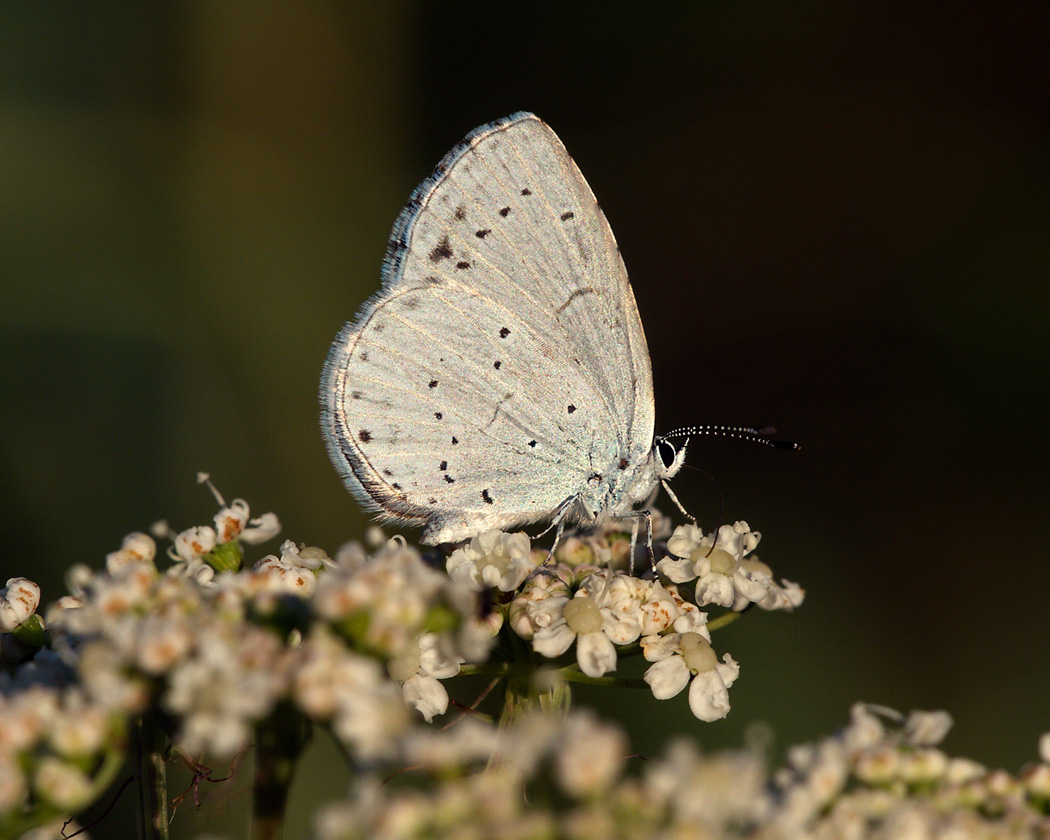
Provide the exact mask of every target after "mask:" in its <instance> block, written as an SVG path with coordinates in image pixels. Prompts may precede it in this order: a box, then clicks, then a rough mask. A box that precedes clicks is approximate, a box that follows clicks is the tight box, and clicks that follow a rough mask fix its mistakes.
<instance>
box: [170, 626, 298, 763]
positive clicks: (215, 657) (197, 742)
mask: <svg viewBox="0 0 1050 840" xmlns="http://www.w3.org/2000/svg"><path fill="white" fill-rule="evenodd" d="M224 629H226V628H223V627H222V626H221V625H219V624H218V623H217V622H216V623H215V624H213V625H212V626H209V627H208V628H207V630H206V632H202V633H201V635H200V637H199V638H198V645H197V649H196V650H195V651H194V655H193V656H192V657H191V658H189V659H186V660H184V661H182V662H181V663H179V664H178V665H177V666H176V668H175V669H174V670H173V671H172V673H171V676H170V681H169V687H168V691H167V693H166V694H165V695H164V697H163V698H162V703H163V705H164V706H165V708H166V709H168V711H170V712H173V713H174V714H176V715H178V716H179V718H180V719H181V727H180V732H179V736H178V739H177V740H178V743H179V745H180V747H181V748H182V749H184V750H185V751H187V752H189V753H191V754H199V753H201V752H204V751H210V752H214V753H216V754H217V755H222V756H229V755H232V754H234V753H235V752H237V751H238V750H241V749H243V748H244V747H246V746H247V745H248V743H249V741H250V739H251V736H252V733H253V732H254V727H255V724H256V723H258V722H259V721H260V720H261V719H262V718H263V717H265V716H266V715H267V714H269V712H270V711H271V710H272V709H273V706H274V704H275V703H276V702H277V700H278V699H279V697H280V696H281V694H282V693H283V691H284V689H285V686H286V679H285V669H284V667H283V666H282V663H281V659H280V643H279V642H278V641H277V639H276V638H275V637H274V636H273V634H271V633H269V632H267V631H266V630H263V629H262V628H255V627H252V626H251V625H248V626H242V627H241V628H238V629H237V630H233V629H230V631H229V632H228V633H223V630H224Z"/></svg>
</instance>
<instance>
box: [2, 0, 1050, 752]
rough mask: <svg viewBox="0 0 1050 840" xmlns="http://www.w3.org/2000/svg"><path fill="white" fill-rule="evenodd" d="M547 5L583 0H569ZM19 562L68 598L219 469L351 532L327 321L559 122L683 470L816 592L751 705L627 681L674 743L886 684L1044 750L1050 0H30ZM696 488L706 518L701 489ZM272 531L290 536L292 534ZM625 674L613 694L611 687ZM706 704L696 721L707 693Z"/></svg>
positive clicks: (18, 114) (8, 328)
mask: <svg viewBox="0 0 1050 840" xmlns="http://www.w3.org/2000/svg"><path fill="white" fill-rule="evenodd" d="M546 9H549V10H546ZM2 17H3V20H2V25H0V326H2V333H0V353H2V357H0V365H2V368H0V370H2V376H3V383H4V388H3V393H4V396H5V404H4V406H3V409H2V411H0V489H2V494H3V498H2V500H0V525H2V544H3V549H2V553H0V564H2V566H0V568H2V571H3V574H4V577H6V576H8V575H13V574H27V575H29V576H31V577H33V578H35V579H38V580H40V581H41V582H42V583H43V584H44V585H45V597H46V599H47V600H49V601H50V600H53V599H54V598H56V597H58V595H60V594H61V593H62V591H63V590H62V584H61V571H62V570H63V569H64V568H65V567H67V566H68V565H69V564H71V563H73V562H75V561H84V562H88V563H91V564H93V565H98V564H100V563H102V561H103V557H104V555H105V554H106V552H108V551H111V550H113V549H115V548H117V547H118V546H119V544H120V540H121V537H122V536H123V535H124V534H125V533H127V532H129V531H132V530H139V529H144V528H146V527H147V526H148V525H149V524H150V523H151V522H153V521H154V520H156V519H159V518H162V517H163V518H167V519H168V520H170V522H171V523H172V525H173V526H174V527H176V528H177V529H181V528H184V527H187V526H189V525H191V524H201V523H205V522H207V521H208V520H209V519H210V517H211V515H212V514H213V512H214V504H213V502H212V500H211V498H210V496H209V495H208V494H207V492H206V491H205V490H203V489H202V488H199V487H197V486H196V485H195V484H194V473H195V472H196V471H197V470H208V471H210V472H211V473H212V475H213V478H214V480H215V481H216V483H217V484H218V486H219V488H220V489H221V490H222V491H223V492H224V493H225V494H226V496H227V498H228V499H229V498H232V497H235V496H241V497H244V498H246V499H247V500H248V501H249V502H250V504H251V506H252V509H253V511H254V512H256V513H261V512H263V511H267V510H273V511H275V512H277V513H278V515H279V516H280V518H281V520H282V522H283V524H284V526H285V528H284V534H285V536H287V537H290V538H293V539H295V540H297V541H302V542H307V543H311V544H319V545H322V546H325V547H326V548H328V549H329V550H332V551H334V550H335V548H336V547H337V546H338V545H339V544H340V543H341V542H342V541H344V540H346V539H348V538H351V537H355V536H359V535H360V534H361V533H362V530H363V528H364V525H365V519H364V518H363V517H362V516H361V514H360V513H359V511H358V509H357V507H356V505H355V503H354V502H353V501H352V499H351V498H350V496H349V495H348V494H347V493H346V492H345V491H344V490H343V488H342V486H341V484H340V483H339V481H338V479H337V477H336V474H335V471H334V470H333V469H332V467H331V466H330V464H329V462H328V460H327V457H326V455H325V452H324V447H323V444H322V441H321V437H320V434H319V431H318V427H317V396H316V389H317V381H318V377H319V375H320V370H321V364H322V362H323V360H324V357H325V353H326V352H327V348H328V345H329V342H330V341H331V340H332V338H333V337H334V336H335V334H336V332H337V331H338V329H339V327H340V325H341V324H342V323H343V321H345V320H347V319H349V318H351V317H352V316H353V315H354V313H355V311H356V310H357V308H358V306H359V305H360V304H361V303H362V302H363V301H364V299H365V298H366V297H367V296H368V295H369V294H371V293H372V292H373V291H374V290H375V289H376V288H377V287H378V285H379V268H380V261H381V258H382V255H383V250H384V246H385V243H386V237H387V234H388V231H389V229H390V226H391V224H392V223H393V221H394V218H395V216H396V215H397V212H398V210H399V209H400V207H401V205H402V204H403V202H404V201H405V199H406V198H407V197H408V195H409V193H410V191H411V190H412V188H413V187H414V186H415V185H416V184H417V183H418V182H419V181H421V180H422V179H423V178H424V177H425V176H426V175H427V174H429V172H430V171H431V169H432V168H433V166H434V165H435V164H436V163H437V161H438V160H439V159H440V157H441V156H442V155H443V154H444V153H445V152H446V151H447V150H448V149H449V148H450V147H451V146H452V145H453V144H454V143H455V142H456V141H458V140H459V139H460V138H461V137H462V135H463V134H465V133H466V132H467V131H469V130H470V129H472V128H474V127H475V126H476V125H479V124H481V123H484V122H487V121H489V120H492V119H495V118H497V117H500V116H503V115H506V114H508V113H510V112H512V111H515V110H518V109H528V110H532V111H535V112H536V113H537V114H539V115H540V116H541V117H542V118H543V119H544V120H546V121H547V122H548V123H549V124H550V125H551V126H552V127H553V128H554V129H555V131H557V132H558V133H559V135H560V136H561V138H562V140H563V141H564V142H565V144H566V146H567V147H568V149H569V151H570V153H572V154H573V156H574V157H575V159H576V161H577V163H578V164H579V165H580V168H581V169H582V170H583V172H584V174H585V175H586V176H587V178H588V180H589V181H590V183H591V186H592V187H593V189H594V192H595V193H596V195H597V196H598V198H599V200H600V201H601V203H602V206H603V207H604V209H605V211H606V214H607V215H608V217H609V220H610V222H611V224H612V227H613V229H614V231H615V232H616V235H617V237H618V240H619V242H620V245H621V248H622V251H623V254H624V257H625V260H626V262H627V266H628V269H629V271H630V273H631V277H632V281H633V284H634V288H635V294H636V297H637V300H638V304H639V307H640V309H641V313H642V320H643V322H644V324H645V327H646V333H647V336H648V340H649V346H650V350H651V354H652V360H653V367H654V376H655V384H656V401H657V418H658V420H657V423H658V428H662V429H668V428H671V427H674V426H678V425H683V424H689V423H709V422H715V423H746V424H764V423H773V424H776V425H777V426H778V427H779V429H780V431H781V433H782V435H784V436H785V437H788V438H791V439H793V440H797V441H800V442H801V443H802V444H803V447H804V448H803V451H802V453H801V454H799V455H791V454H787V453H781V452H772V451H768V450H766V449H765V448H762V447H756V446H748V445H745V444H741V443H737V442H734V441H728V440H722V441H720V440H705V441H698V442H696V443H694V445H693V447H692V450H691V456H692V457H691V461H692V463H694V464H696V465H697V466H699V467H700V468H702V469H703V470H705V471H706V472H708V473H710V475H711V476H712V477H713V479H714V481H712V479H711V478H708V477H705V476H703V475H701V474H699V473H695V472H688V471H687V472H685V473H683V474H682V475H681V476H680V477H679V478H678V479H677V480H676V482H675V490H676V492H677V493H678V494H679V495H680V497H681V498H682V499H683V501H684V502H685V504H686V505H687V507H688V508H689V509H690V510H692V511H693V512H695V513H696V514H697V515H698V516H699V518H700V520H701V522H702V523H703V524H704V525H705V526H706V527H708V528H710V527H713V526H714V524H715V522H716V520H717V519H718V516H719V498H718V492H719V490H720V491H721V493H722V494H723V495H724V497H725V517H726V519H728V520H729V521H732V520H734V519H739V518H744V519H747V520H748V521H749V522H750V523H751V525H752V526H753V527H756V528H759V529H760V530H762V531H763V533H764V534H765V538H764V540H763V543H762V547H761V550H760V552H759V553H760V554H761V556H762V558H763V559H764V560H765V561H767V562H768V563H769V564H770V565H771V566H772V567H773V569H774V571H775V572H776V573H777V574H778V575H783V576H786V577H789V578H791V579H792V580H797V581H800V582H801V583H802V585H803V586H804V587H805V588H806V590H807V593H808V595H807V600H806V603H805V605H804V607H803V608H802V609H801V610H800V611H799V612H798V613H796V614H795V615H791V616H787V615H765V614H758V613H749V614H748V615H747V616H746V618H745V620H743V621H741V622H738V623H737V624H736V625H734V626H733V627H732V628H730V629H727V630H726V631H725V632H724V633H722V634H720V635H719V636H718V637H716V641H715V645H716V648H717V649H718V650H719V652H721V651H726V650H728V651H729V652H731V653H732V654H733V655H734V656H735V657H736V658H737V659H738V660H739V661H740V662H741V665H742V674H741V678H740V681H739V682H738V684H737V686H736V687H735V688H734V689H733V691H732V697H731V699H732V702H733V706H734V708H733V711H732V713H731V714H730V716H729V718H728V720H726V721H723V722H721V723H719V724H716V725H700V724H697V723H696V722H695V721H693V720H692V719H691V718H690V717H689V714H688V710H687V708H686V702H685V698H684V696H683V697H681V698H679V699H678V700H675V701H670V702H669V703H665V704H660V705H659V707H658V708H657V707H656V706H654V704H653V702H652V701H651V700H648V699H643V700H641V701H640V702H636V700H638V698H636V697H635V696H634V695H632V694H631V693H630V692H627V691H624V692H623V694H622V696H619V697H618V699H617V700H616V701H615V702H618V703H625V704H630V706H629V707H628V708H629V710H630V711H629V712H628V714H627V715H626V716H628V717H631V718H633V719H634V721H635V732H634V741H635V743H634V747H635V748H636V749H638V750H639V751H640V752H645V753H656V752H657V751H658V747H659V744H660V743H661V742H662V741H663V739H664V738H665V737H666V735H667V733H668V731H670V730H671V729H677V730H679V731H681V730H685V731H690V732H694V733H695V734H696V735H697V736H698V737H699V738H700V739H701V740H702V742H703V743H704V744H705V746H708V747H714V746H717V745H719V744H733V743H738V742H739V741H740V739H741V738H742V737H743V735H742V733H743V731H744V729H745V727H746V726H747V725H748V724H749V723H750V722H752V721H755V720H763V721H767V722H769V723H770V724H771V725H772V727H773V731H774V732H775V734H776V739H777V745H778V747H780V748H782V747H783V746H784V745H786V744H789V743H792V742H796V741H800V740H803V739H809V738H813V737H816V736H818V735H820V734H822V733H827V732H830V731H832V730H833V729H835V728H836V727H837V726H839V725H841V724H842V723H843V722H844V721H845V720H846V717H847V709H848V706H849V704H850V703H851V702H853V701H855V700H861V699H863V700H868V701H873V702H880V703H884V704H887V705H890V706H893V707H897V708H900V709H904V710H906V709H911V708H944V709H947V710H949V711H950V712H951V713H952V715H953V716H954V717H955V719H956V729H955V730H954V731H953V733H952V734H951V735H950V736H949V740H948V742H947V746H948V748H949V749H950V750H951V751H953V752H957V753H963V754H967V755H969V756H971V757H972V758H975V759H978V760H980V761H983V762H985V763H988V764H990V765H992V766H1004V767H1006V768H1009V769H1017V768H1018V767H1019V766H1020V765H1021V764H1022V763H1024V762H1025V761H1028V760H1031V759H1033V758H1034V756H1035V744H1036V738H1037V736H1038V735H1039V733H1041V732H1042V731H1044V730H1047V729H1050V715H1048V705H1050V704H1048V703H1047V699H1048V696H1050V664H1048V662H1047V657H1046V642H1047V638H1048V631H1047V627H1048V622H1047V611H1046V603H1047V593H1048V592H1050V571H1048V567H1047V562H1046V557H1047V552H1046V547H1045V539H1044V537H1045V531H1046V525H1047V512H1048V501H1050V498H1048V497H1050V493H1048V490H1047V471H1048V467H1050V457H1048V456H1050V452H1048V449H1050V447H1048V444H1047V430H1046V421H1047V416H1048V415H1047V410H1046V406H1047V397H1048V396H1050V394H1048V391H1050V385H1048V367H1047V362H1048V349H1050V339H1048V336H1047V332H1048V327H1050V317H1048V316H1050V285H1048V283H1047V277H1048V270H1050V200H1048V199H1050V189H1048V186H1050V184H1048V181H1050V165H1048V164H1050V142H1048V141H1050V136H1048V135H1050V101H1048V100H1050V89H1048V88H1050V73H1047V72H1046V61H1047V55H1048V54H1050V52H1048V51H1050V35H1048V33H1050V10H1048V7H1047V6H1046V5H1045V4H1035V3H1033V4H1031V5H1021V4H1004V5H993V4H984V5H980V6H969V5H965V4H963V5H944V6H940V5H937V6H924V7H923V8H916V7H915V6H912V5H910V4H903V3H900V4H840V3H827V2H810V3H802V4H792V5H791V6H790V7H788V6H780V5H776V6H760V5H751V4H717V5H708V4H692V3H669V4H661V5H658V6H650V5H646V6H645V7H644V8H643V7H642V5H641V4H634V5H628V4H605V3H597V2H586V3H578V4H571V5H570V4H566V5H565V6H564V7H563V6H560V5H553V4H552V5H551V6H549V7H547V6H533V5H530V6H529V7H528V8H527V9H526V8H525V7H523V6H521V5H519V4H484V3H459V2H450V3H434V4H425V3H392V4H368V5H367V6H366V5H365V4H339V3H326V2H307V3H301V4H291V3H288V4H278V3H262V4H254V3H253V4H249V3H242V4H209V3H175V4H145V5H143V4H138V3H131V2H115V3H110V4H108V5H105V6H98V5H93V4H92V5H76V4H52V3H33V4H17V5H11V6H7V7H6V8H5V10H4V12H3V13H2ZM665 508H670V506H669V505H666V504H665ZM275 547H276V544H274V546H273V547H271V549H270V550H272V548H275ZM603 694H605V695H608V694H609V692H603ZM671 710H673V712H674V714H673V715H672V714H669V712H670V711H671Z"/></svg>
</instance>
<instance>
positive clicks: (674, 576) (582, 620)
mask: <svg viewBox="0 0 1050 840" xmlns="http://www.w3.org/2000/svg"><path fill="white" fill-rule="evenodd" d="M665 523H666V520H664V519H663V518H662V517H657V519H656V530H655V533H656V535H657V536H662V535H663V534H662V533H661V530H662V529H664V528H665V527H666V524H665ZM759 539H760V535H759V534H758V533H757V532H755V531H751V530H750V528H749V527H748V525H747V523H746V522H737V523H736V524H734V525H725V526H722V527H721V528H720V529H719V531H718V533H717V535H716V534H710V535H707V536H705V535H704V534H703V533H702V532H701V531H700V529H699V528H697V527H696V526H695V525H687V526H682V527H679V528H677V529H675V531H674V532H673V534H671V535H670V539H668V540H667V551H668V552H670V553H669V554H668V555H667V556H666V557H664V558H663V559H661V560H660V561H659V563H657V569H658V571H659V572H660V573H661V574H662V575H664V576H665V577H666V578H667V579H668V581H670V582H669V583H664V582H663V581H662V580H661V579H656V580H647V579H644V578H639V577H634V576H633V575H629V574H625V573H622V572H614V571H613V570H612V569H611V568H609V567H608V565H606V564H607V563H609V562H610V561H612V560H613V558H614V557H616V558H617V559H618V561H619V562H621V563H624V562H625V561H626V559H627V554H628V553H629V545H630V542H629V535H628V534H625V533H622V532H620V531H617V530H614V529H612V528H609V529H606V530H605V531H602V532H598V533H597V534H594V535H590V536H586V537H580V536H570V537H568V538H567V539H565V540H564V541H563V542H562V543H561V544H560V545H559V546H558V550H557V552H556V554H555V561H554V562H550V563H547V564H546V565H543V564H544V561H545V560H546V559H547V555H546V552H543V551H540V550H530V545H529V539H528V537H527V536H526V535H525V534H521V533H519V534H503V533H501V532H499V531H489V532H487V533H484V534H481V535H480V536H478V537H475V538H474V539H473V540H471V542H470V544H469V545H467V546H464V547H463V548H460V549H458V550H457V551H455V552H454V553H453V554H452V555H451V556H450V557H449V559H448V571H449V574H450V576H452V577H453V579H456V580H462V581H464V582H465V583H466V584H468V585H470V586H473V587H475V588H479V589H480V588H483V587H491V588H492V589H493V590H495V592H496V593H497V594H499V593H506V595H505V599H509V603H508V604H507V606H506V616H507V623H508V624H509V627H510V628H511V630H512V631H513V632H514V633H515V634H516V635H518V636H519V637H521V638H522V639H524V640H525V641H527V642H529V643H530V644H531V646H532V649H533V650H534V651H535V652H536V653H539V654H541V655H542V656H544V657H547V658H548V659H552V660H555V661H556V662H558V661H561V660H562V659H563V658H564V656H565V655H566V654H568V652H569V650H570V648H572V647H573V646H574V645H575V656H574V659H575V663H576V667H578V669H579V671H580V672H581V673H582V674H584V675H585V676H586V677H589V678H592V679H597V678H599V677H602V676H603V675H605V674H608V673H611V672H613V671H615V670H616V664H617V657H618V655H620V652H622V651H624V650H626V651H627V652H636V651H637V650H638V648H639V647H640V649H641V651H642V653H643V655H644V656H645V658H646V660H648V661H649V662H652V663H653V664H652V665H651V666H650V668H649V669H648V670H647V671H646V673H645V681H646V683H647V684H648V685H649V687H650V688H651V689H652V692H653V696H654V697H655V698H657V699H658V700H666V699H668V698H671V697H674V696H675V695H677V694H679V693H680V692H681V691H682V690H683V689H684V688H685V687H686V686H687V685H688V686H689V708H690V709H691V711H692V712H693V714H694V715H695V716H696V717H697V718H699V719H700V720H704V721H714V720H718V719H720V718H723V717H725V716H726V714H728V712H729V694H728V689H729V687H730V686H731V685H732V684H733V682H734V681H735V680H736V678H737V676H738V674H739V672H740V668H739V665H738V664H737V663H736V661H735V660H734V659H733V658H732V657H731V656H730V655H729V654H728V653H727V654H724V655H723V656H722V658H721V660H719V658H718V656H717V655H716V654H715V651H714V648H713V647H712V646H711V634H710V632H709V630H708V627H707V623H708V613H707V612H706V611H705V610H704V609H702V608H703V607H711V606H717V607H727V608H730V609H732V610H734V611H737V612H739V611H741V610H743V609H744V608H746V607H748V606H750V605H751V604H755V605H757V606H759V607H760V608H762V609H767V610H775V609H780V610H791V609H794V607H796V606H798V605H799V604H801V603H802V598H803V592H802V590H801V589H800V588H799V587H798V585H797V584H793V583H789V582H786V581H785V582H784V583H782V584H779V583H777V582H775V581H774V580H773V575H772V572H771V571H770V569H769V567H768V566H766V565H765V564H764V563H762V562H761V561H759V560H758V559H757V557H755V556H754V555H753V554H751V552H752V551H753V550H754V549H755V547H756V546H757V545H758V541H759ZM687 584H688V585H689V586H686V587H685V588H684V589H683V588H682V587H683V586H684V585H687ZM505 602H506V601H505ZM566 676H568V677H570V678H571V674H566Z"/></svg>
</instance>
